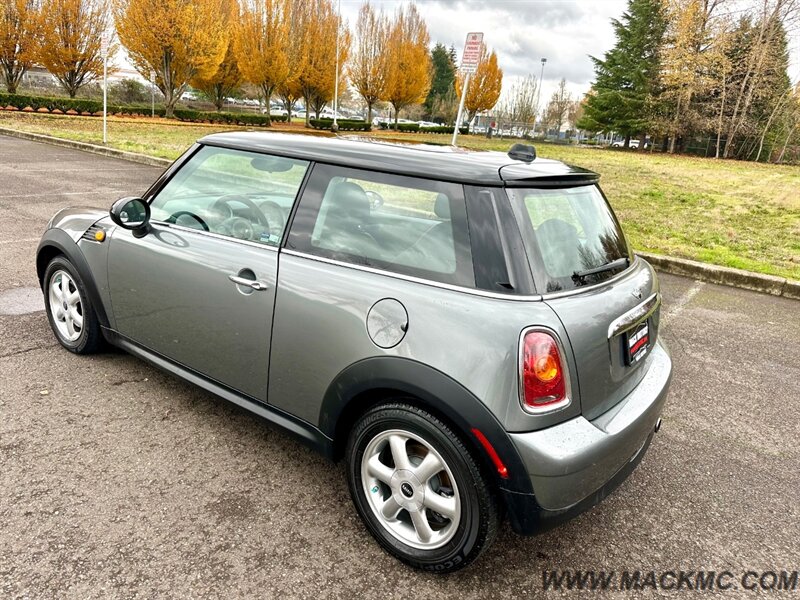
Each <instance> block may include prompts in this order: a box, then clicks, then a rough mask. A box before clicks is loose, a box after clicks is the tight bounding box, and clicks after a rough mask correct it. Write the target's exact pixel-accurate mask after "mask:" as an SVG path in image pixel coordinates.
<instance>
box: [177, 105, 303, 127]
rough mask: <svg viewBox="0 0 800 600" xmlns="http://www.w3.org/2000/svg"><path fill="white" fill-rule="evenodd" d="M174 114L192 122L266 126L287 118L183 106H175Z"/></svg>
mask: <svg viewBox="0 0 800 600" xmlns="http://www.w3.org/2000/svg"><path fill="white" fill-rule="evenodd" d="M174 114H175V118H176V119H178V120H179V121H188V122H193V123H197V122H202V121H208V122H210V123H225V124H228V125H259V126H262V127H266V126H268V125H269V124H270V123H271V122H272V121H276V122H282V121H287V120H288V118H287V117H286V116H272V117H269V118H267V116H266V115H253V114H244V113H226V112H222V113H219V112H206V111H201V110H189V109H185V108H176V109H175V111H174Z"/></svg>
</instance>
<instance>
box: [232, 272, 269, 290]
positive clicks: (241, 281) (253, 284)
mask: <svg viewBox="0 0 800 600" xmlns="http://www.w3.org/2000/svg"><path fill="white" fill-rule="evenodd" d="M228 279H230V280H231V281H232V282H233V283H235V284H236V285H243V286H245V287H249V288H253V289H254V290H255V291H257V292H263V291H264V290H266V289H269V286H268V285H267V284H266V283H261V282H260V281H253V280H252V279H245V278H244V277H239V276H238V275H228Z"/></svg>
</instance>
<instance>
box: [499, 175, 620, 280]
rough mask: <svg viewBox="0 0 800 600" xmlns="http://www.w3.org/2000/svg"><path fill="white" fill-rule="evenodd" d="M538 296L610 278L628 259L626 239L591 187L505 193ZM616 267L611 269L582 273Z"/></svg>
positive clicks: (603, 201) (605, 205)
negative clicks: (606, 266) (513, 213)
mask: <svg viewBox="0 0 800 600" xmlns="http://www.w3.org/2000/svg"><path fill="white" fill-rule="evenodd" d="M509 196H510V198H511V201H512V204H513V206H514V212H515V214H516V215H517V219H518V220H519V222H520V230H521V232H522V236H523V239H524V240H525V246H526V249H527V252H528V258H529V260H530V262H531V266H532V267H533V270H534V276H535V278H536V285H537V287H538V288H539V290H540V291H542V292H560V291H566V290H571V289H575V288H578V287H582V286H585V285H591V284H594V283H599V282H601V281H604V280H606V279H608V278H610V277H613V276H614V275H616V274H617V273H619V272H620V271H621V270H623V269H624V268H625V267H626V266H627V264H626V263H625V261H624V260H621V259H630V254H629V251H628V245H627V243H626V241H625V236H624V235H623V233H622V230H621V229H620V226H619V223H618V222H617V219H616V217H615V216H614V213H613V212H612V211H611V207H610V206H609V205H608V203H607V202H606V200H605V198H604V197H603V194H602V193H600V189H599V188H598V187H597V186H596V185H587V186H580V187H570V188H557V189H509ZM615 261H617V262H616V265H617V266H616V267H615V268H612V269H609V270H605V271H602V272H599V273H592V274H587V273H586V272H587V271H591V270H594V269H598V268H600V267H603V266H605V265H609V264H610V263H614V262H615Z"/></svg>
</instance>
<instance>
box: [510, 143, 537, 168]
mask: <svg viewBox="0 0 800 600" xmlns="http://www.w3.org/2000/svg"><path fill="white" fill-rule="evenodd" d="M508 156H509V158H513V159H514V160H521V161H522V162H526V163H529V162H533V161H534V159H535V158H536V148H534V147H533V146H530V145H528V144H514V145H513V146H511V150H509V151H508Z"/></svg>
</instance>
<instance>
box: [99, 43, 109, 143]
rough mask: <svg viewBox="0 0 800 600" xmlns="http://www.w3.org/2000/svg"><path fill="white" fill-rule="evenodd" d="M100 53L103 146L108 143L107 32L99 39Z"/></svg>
mask: <svg viewBox="0 0 800 600" xmlns="http://www.w3.org/2000/svg"><path fill="white" fill-rule="evenodd" d="M100 51H101V52H102V54H103V145H105V144H107V143H108V32H107V31H104V32H103V35H102V36H101V37H100Z"/></svg>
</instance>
